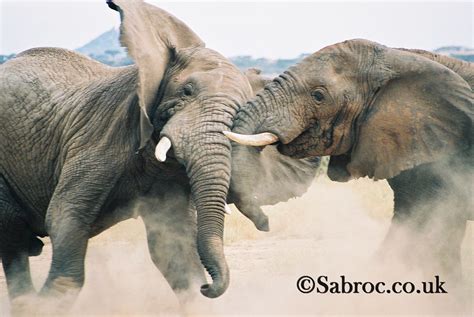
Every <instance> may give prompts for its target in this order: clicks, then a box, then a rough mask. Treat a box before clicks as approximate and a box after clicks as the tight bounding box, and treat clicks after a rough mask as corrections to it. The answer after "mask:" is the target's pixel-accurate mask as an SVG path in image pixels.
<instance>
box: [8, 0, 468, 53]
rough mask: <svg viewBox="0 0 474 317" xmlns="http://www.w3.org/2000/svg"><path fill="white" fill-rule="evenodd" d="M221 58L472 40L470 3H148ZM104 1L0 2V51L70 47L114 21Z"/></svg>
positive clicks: (429, 45)
mask: <svg viewBox="0 0 474 317" xmlns="http://www.w3.org/2000/svg"><path fill="white" fill-rule="evenodd" d="M149 2H151V3H154V4H158V5H159V6H160V7H162V8H163V9H165V10H167V11H169V12H171V13H172V14H174V15H175V16H177V17H178V18H180V19H181V20H183V21H184V22H185V23H187V24H188V25H189V26H190V27H191V28H192V29H193V30H194V31H195V32H196V33H197V34H198V35H200V37H201V38H202V39H203V40H204V41H205V42H206V44H207V46H208V47H210V48H213V49H216V50H217V51H219V52H221V53H222V54H224V55H226V56H235V55H252V56H256V57H261V56H265V57H271V58H277V57H295V56H297V55H299V54H300V53H303V52H314V51H317V50H318V49H320V48H322V47H324V46H326V45H329V44H333V43H336V42H340V41H343V40H346V39H351V38H366V39H370V40H373V41H376V42H380V43H382V44H385V45H387V46H392V47H408V48H422V49H434V48H437V47H440V46H444V45H464V46H471V47H472V46H474V45H473V16H474V12H473V4H472V2H470V1H466V2H461V1H437V2H427V1H403V2H402V1H396V2H394V1H390V2H388V1H371V2H362V1H330V2H329V1H306V2H295V1H285V2H284V1H280V2H274V1H273V2H270V1H239V2H227V1H219V2H217V1H214V2H211V1H207V2H203V1H195V2H190V1H186V2H185V1H149ZM118 24H119V16H118V13H117V12H115V11H112V10H110V9H109V8H108V7H107V5H106V4H105V0H85V1H44V0H39V1H38V0H35V1H33V0H29V1H23V0H0V54H9V53H16V52H20V51H22V50H25V49H28V48H31V47H35V46H58V47H65V48H70V49H74V48H77V47H80V46H82V45H83V44H85V43H87V42H88V41H89V40H91V39H93V38H94V37H96V36H97V35H99V34H101V33H103V32H104V31H107V30H109V29H110V28H112V27H114V26H118Z"/></svg>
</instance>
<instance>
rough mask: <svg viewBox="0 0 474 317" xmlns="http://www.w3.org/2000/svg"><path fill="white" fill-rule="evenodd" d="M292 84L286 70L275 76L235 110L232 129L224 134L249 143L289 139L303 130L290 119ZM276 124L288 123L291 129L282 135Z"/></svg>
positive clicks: (238, 141) (284, 142) (285, 124)
mask: <svg viewBox="0 0 474 317" xmlns="http://www.w3.org/2000/svg"><path fill="white" fill-rule="evenodd" d="M295 87H296V85H295V83H294V80H293V79H292V76H290V75H289V72H288V71H287V72H285V73H284V74H282V75H280V76H279V77H277V78H275V79H274V80H273V81H272V83H270V84H267V85H266V86H265V89H264V90H263V91H262V92H261V93H259V94H257V96H256V97H255V99H254V100H252V101H249V102H247V104H245V105H244V106H243V107H242V108H241V109H239V111H238V113H237V116H236V119H235V122H234V127H233V129H232V132H231V133H228V132H224V134H225V135H226V136H227V137H228V138H229V139H231V140H232V141H235V142H237V143H240V144H242V145H250V146H265V145H269V144H272V143H275V142H278V141H279V142H281V143H283V144H286V143H288V142H290V141H291V140H292V139H294V138H295V137H296V136H297V135H298V134H299V133H300V131H301V130H304V129H302V128H301V125H302V124H301V123H300V122H297V121H295V120H293V119H292V117H293V116H292V115H291V113H289V105H291V104H292V103H293V96H292V91H294V90H295ZM292 120H293V121H292ZM280 126H284V127H288V126H289V127H291V128H292V130H291V131H290V132H289V133H288V132H287V133H285V134H284V135H283V134H282V133H281V131H279V130H280V129H279V127H280Z"/></svg>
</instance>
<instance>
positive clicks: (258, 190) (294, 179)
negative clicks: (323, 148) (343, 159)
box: [230, 144, 320, 214]
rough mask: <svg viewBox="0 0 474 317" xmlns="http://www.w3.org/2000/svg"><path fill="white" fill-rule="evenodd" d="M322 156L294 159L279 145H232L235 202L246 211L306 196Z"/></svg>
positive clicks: (232, 187)
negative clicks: (260, 146) (263, 146)
mask: <svg viewBox="0 0 474 317" xmlns="http://www.w3.org/2000/svg"><path fill="white" fill-rule="evenodd" d="M319 165H320V158H319V157H315V158H306V159H293V158H290V157H288V156H285V155H282V154H280V153H279V152H278V150H277V149H276V146H273V145H269V146H266V147H265V148H263V149H260V148H255V147H248V146H242V145H238V144H233V145H232V177H231V186H230V197H231V200H232V201H231V202H233V203H235V204H236V205H237V207H238V208H239V209H240V211H242V213H244V214H247V213H248V211H249V210H250V209H258V207H259V206H264V205H274V204H277V203H279V202H284V201H287V200H288V199H290V198H294V197H298V196H301V195H303V194H304V193H305V192H306V191H307V189H308V187H309V186H310V185H311V183H312V182H313V180H314V177H315V176H316V172H317V170H318V167H319Z"/></svg>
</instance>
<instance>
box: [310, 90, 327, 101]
mask: <svg viewBox="0 0 474 317" xmlns="http://www.w3.org/2000/svg"><path fill="white" fill-rule="evenodd" d="M311 95H312V96H313V98H314V100H316V102H317V103H321V102H323V101H324V94H323V92H322V91H321V90H316V91H314V92H313V93H312V94H311Z"/></svg>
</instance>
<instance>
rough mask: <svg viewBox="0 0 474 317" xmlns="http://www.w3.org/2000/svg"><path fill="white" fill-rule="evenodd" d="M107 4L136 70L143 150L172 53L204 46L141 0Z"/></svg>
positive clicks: (171, 18) (172, 19) (112, 0)
mask: <svg viewBox="0 0 474 317" xmlns="http://www.w3.org/2000/svg"><path fill="white" fill-rule="evenodd" d="M107 4H108V5H109V7H110V8H112V9H114V10H116V11H118V12H120V18H121V25H120V42H121V44H122V46H124V47H126V48H127V50H128V53H129V55H130V56H131V58H132V59H133V60H134V61H135V64H136V65H137V67H138V76H139V82H138V98H139V104H140V108H141V110H142V114H141V119H140V130H141V132H140V134H141V135H140V148H142V147H143V146H144V145H145V144H146V142H147V141H148V139H149V138H150V136H151V134H152V133H153V126H152V124H151V122H150V115H151V113H150V110H151V108H152V107H153V105H154V104H155V102H156V98H157V95H158V89H159V87H160V83H161V80H162V79H163V76H164V74H165V72H166V69H167V67H168V65H169V63H170V60H171V58H172V56H173V50H179V49H182V48H188V47H203V46H204V43H203V42H202V41H201V39H200V38H199V37H198V36H197V35H196V34H195V33H194V32H193V31H192V30H191V29H190V28H189V27H188V26H186V24H184V23H183V22H181V21H180V20H178V19H177V18H176V17H174V16H172V15H171V14H169V13H168V12H166V11H164V10H162V9H160V8H157V7H155V6H152V5H150V4H148V3H145V2H143V1H142V0H107Z"/></svg>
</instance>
